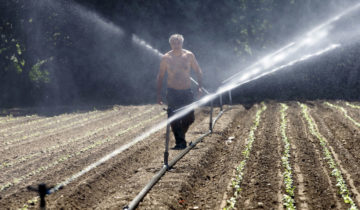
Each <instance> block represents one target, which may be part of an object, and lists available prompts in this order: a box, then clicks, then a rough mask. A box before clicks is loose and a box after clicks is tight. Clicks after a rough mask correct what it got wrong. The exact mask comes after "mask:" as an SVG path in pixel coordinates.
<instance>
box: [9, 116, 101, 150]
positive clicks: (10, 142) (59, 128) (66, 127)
mask: <svg viewBox="0 0 360 210" xmlns="http://www.w3.org/2000/svg"><path fill="white" fill-rule="evenodd" d="M107 114H108V113H107V112H104V113H98V114H95V115H90V116H89V117H85V118H83V119H81V120H79V121H73V122H71V123H65V124H64V125H62V126H60V127H56V126H55V127H54V128H51V129H48V130H46V131H43V130H40V131H36V132H33V133H31V134H29V135H24V136H21V137H19V138H15V139H12V140H9V141H6V142H4V143H3V144H4V145H11V144H13V143H17V142H21V141H24V140H26V139H29V138H32V137H38V136H41V135H42V134H44V133H47V134H51V133H52V132H54V131H58V130H61V129H68V128H72V127H73V126H75V125H77V124H80V125H83V124H84V123H85V122H87V121H89V120H92V119H96V118H98V117H102V116H104V115H107ZM71 118H72V117H71V116H70V117H69V119H71ZM69 119H67V120H69ZM62 121H65V120H62ZM58 122H59V121H53V122H50V123H51V124H55V123H58ZM5 149H8V148H5Z"/></svg>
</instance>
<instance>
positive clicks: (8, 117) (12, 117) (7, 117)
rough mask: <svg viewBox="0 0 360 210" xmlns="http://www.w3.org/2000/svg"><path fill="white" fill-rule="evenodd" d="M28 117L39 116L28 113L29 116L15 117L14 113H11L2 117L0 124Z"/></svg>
mask: <svg viewBox="0 0 360 210" xmlns="http://www.w3.org/2000/svg"><path fill="white" fill-rule="evenodd" d="M26 118H29V119H31V118H35V119H37V118H38V116H37V115H27V116H24V117H14V116H13V115H12V114H9V115H7V116H6V117H0V124H4V123H8V122H12V121H18V120H22V119H26ZM35 119H34V120H35Z"/></svg>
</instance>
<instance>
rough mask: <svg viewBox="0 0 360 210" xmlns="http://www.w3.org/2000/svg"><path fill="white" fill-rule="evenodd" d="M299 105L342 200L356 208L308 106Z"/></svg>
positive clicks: (353, 208)
mask: <svg viewBox="0 0 360 210" xmlns="http://www.w3.org/2000/svg"><path fill="white" fill-rule="evenodd" d="M300 106H301V108H302V113H303V116H304V118H305V119H306V121H307V123H308V126H309V130H310V133H311V134H312V135H313V136H315V137H316V138H317V139H318V140H319V141H320V145H321V146H322V149H323V155H324V156H325V157H324V159H325V160H327V163H328V165H329V167H330V169H331V170H332V171H331V175H332V176H334V177H335V179H336V186H337V187H338V188H339V194H340V195H341V197H342V198H343V200H344V202H345V203H346V204H349V205H350V209H351V210H356V209H358V208H357V206H356V204H355V202H354V201H353V200H352V198H351V196H350V192H349V190H348V188H347V185H346V182H345V180H344V178H343V176H342V174H341V171H340V170H339V168H338V165H337V163H336V162H335V160H334V158H333V156H332V154H331V152H330V151H329V149H328V146H327V143H326V139H325V138H324V137H323V136H322V135H321V134H320V132H319V131H318V128H317V125H316V123H315V121H314V120H313V119H312V117H311V116H310V114H309V111H308V107H307V106H306V105H305V104H300Z"/></svg>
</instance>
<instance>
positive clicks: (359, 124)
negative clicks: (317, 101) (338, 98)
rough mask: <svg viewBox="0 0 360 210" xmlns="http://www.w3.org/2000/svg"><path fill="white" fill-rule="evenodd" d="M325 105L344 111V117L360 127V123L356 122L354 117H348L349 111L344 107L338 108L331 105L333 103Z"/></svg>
mask: <svg viewBox="0 0 360 210" xmlns="http://www.w3.org/2000/svg"><path fill="white" fill-rule="evenodd" d="M324 104H326V105H328V106H330V107H332V108H335V109H338V110H340V111H342V112H343V113H344V116H345V117H346V118H347V119H348V120H350V121H351V122H353V123H354V124H355V125H356V126H358V127H360V123H359V122H357V121H356V120H354V119H353V118H352V117H350V116H349V115H348V113H347V110H346V109H344V108H343V107H341V106H337V105H334V104H331V103H329V102H325V103H324Z"/></svg>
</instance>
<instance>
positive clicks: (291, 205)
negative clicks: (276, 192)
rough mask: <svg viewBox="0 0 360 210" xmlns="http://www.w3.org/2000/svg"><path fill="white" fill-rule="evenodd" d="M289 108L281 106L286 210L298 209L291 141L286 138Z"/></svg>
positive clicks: (284, 105)
mask: <svg viewBox="0 0 360 210" xmlns="http://www.w3.org/2000/svg"><path fill="white" fill-rule="evenodd" d="M287 109H288V106H287V105H286V104H281V110H280V113H281V125H280V129H281V139H282V141H283V142H284V153H283V156H282V157H281V162H282V166H283V167H284V173H283V176H284V185H285V192H286V193H285V194H284V195H283V202H284V205H285V206H286V209H296V206H295V201H294V198H293V197H294V190H295V187H294V185H293V179H292V170H291V165H290V161H289V158H290V146H291V145H290V141H289V139H288V137H287V136H286V128H287V120H286V110H287Z"/></svg>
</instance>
